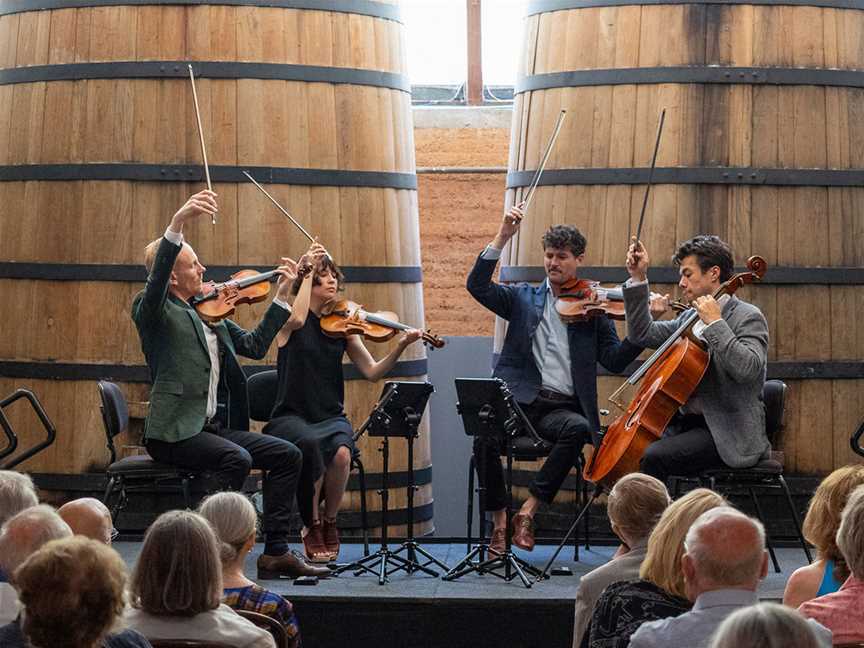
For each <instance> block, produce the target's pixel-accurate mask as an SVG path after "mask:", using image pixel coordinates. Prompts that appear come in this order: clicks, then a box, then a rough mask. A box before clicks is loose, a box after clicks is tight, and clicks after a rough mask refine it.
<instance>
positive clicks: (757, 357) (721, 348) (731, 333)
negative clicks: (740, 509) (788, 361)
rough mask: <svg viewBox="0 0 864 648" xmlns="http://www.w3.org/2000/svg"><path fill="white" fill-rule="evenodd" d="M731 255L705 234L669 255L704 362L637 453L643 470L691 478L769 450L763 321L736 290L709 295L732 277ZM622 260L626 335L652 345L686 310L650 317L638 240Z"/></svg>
mask: <svg viewBox="0 0 864 648" xmlns="http://www.w3.org/2000/svg"><path fill="white" fill-rule="evenodd" d="M732 259H733V257H732V250H731V249H730V248H729V245H727V244H726V243H725V242H724V241H722V240H721V239H720V238H719V237H717V236H708V235H700V236H696V237H694V238H692V239H690V240H689V241H686V242H684V243H682V244H681V245H680V246H679V248H678V250H677V251H676V252H675V255H674V256H673V257H672V261H673V263H674V264H675V266H676V267H677V268H678V272H679V276H680V279H679V281H678V286H679V288H680V289H681V293H682V296H683V301H685V302H687V303H690V304H692V307H693V308H695V309H696V312H697V313H698V315H699V321H698V322H696V324H695V325H694V327H693V333H694V334H695V335H696V336H697V337H698V338H699V339H701V340H702V341H703V342H704V344H705V346H706V347H707V349H708V351H709V354H710V361H709V364H708V369H707V371H706V373H705V375H704V377H703V378H702V380H701V382H700V383H699V385H698V386H697V387H696V390H695V391H694V392H693V395H692V396H691V397H690V399H689V400H688V402H687V403H686V404H685V405H684V406H682V407H681V409H680V410H679V412H678V414H677V415H676V417H675V418H673V420H672V422H671V423H670V424H669V425H668V426H667V428H666V430H665V432H664V433H663V436H662V438H661V439H659V440H658V441H656V442H655V443H653V444H651V445H649V446H648V448H647V450H646V452H645V454H644V455H643V457H642V461H641V464H640V466H641V468H640V469H641V471H642V472H644V473H646V474H649V475H653V476H654V477H656V478H658V479H660V480H661V481H662V480H665V479H666V478H667V477H668V476H669V475H673V474H674V475H693V474H698V473H700V472H702V471H704V470H707V469H709V468H720V467H724V466H729V467H732V468H747V467H750V466H753V465H755V464H756V463H757V462H758V461H759V460H760V458H763V457H767V456H768V454H769V452H770V445H769V443H768V437H767V436H766V434H765V408H764V406H763V403H762V387H763V385H764V383H765V374H766V367H767V364H768V323H767V322H766V320H765V316H764V315H763V314H762V312H761V311H760V310H759V309H758V308H757V307H756V306H754V305H753V304H749V303H747V302H745V301H743V300H741V299H739V298H738V297H736V296H735V295H724V296H722V297H720V298H719V299H714V297H713V295H714V293H715V292H716V291H717V289H718V288H719V287H720V284H722V283H723V282H725V281H726V280H727V279H729V278H730V277H731V276H732V272H733V261H732ZM626 263H627V271H628V272H629V274H630V279H629V280H628V281H627V283H626V284H625V287H624V290H623V293H624V306H625V311H626V314H627V336H628V337H629V338H631V339H632V340H634V341H635V342H637V343H638V344H643V345H645V346H646V347H651V348H656V347H658V346H660V345H661V344H663V342H664V341H665V340H666V339H667V338H669V336H670V335H672V333H673V332H674V331H675V330H676V329H677V328H678V324H679V323H680V321H681V318H683V317H685V316H686V315H685V314H684V313H682V314H681V315H679V316H678V317H677V318H676V319H674V320H670V321H664V322H655V321H652V319H651V317H650V315H649V309H648V296H649V290H648V268H649V259H648V251H647V250H646V249H645V246H644V245H643V244H642V242H641V241H638V242H637V241H635V240H634V242H633V243H632V244H631V245H630V248H629V251H628V254H627V261H626ZM685 313H690V311H685Z"/></svg>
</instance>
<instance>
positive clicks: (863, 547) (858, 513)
mask: <svg viewBox="0 0 864 648" xmlns="http://www.w3.org/2000/svg"><path fill="white" fill-rule="evenodd" d="M837 548H838V549H840V553H842V554H843V557H844V558H845V559H846V564H847V565H848V566H849V571H850V572H852V575H853V576H855V578H864V485H861V486H858V488H856V489H855V490H853V491H852V494H851V495H849V499H848V500H847V501H846V506H845V507H844V508H843V515H842V516H841V517H840V528H839V529H837Z"/></svg>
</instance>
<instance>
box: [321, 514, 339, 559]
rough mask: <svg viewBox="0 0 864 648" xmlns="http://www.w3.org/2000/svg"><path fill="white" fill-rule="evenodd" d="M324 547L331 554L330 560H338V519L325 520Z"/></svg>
mask: <svg viewBox="0 0 864 648" xmlns="http://www.w3.org/2000/svg"><path fill="white" fill-rule="evenodd" d="M322 535H323V536H324V547H325V548H326V549H327V553H329V554H330V560H336V557H337V556H338V555H339V529H338V528H337V527H336V518H333V519H332V520H328V519H327V518H324V524H323V532H322Z"/></svg>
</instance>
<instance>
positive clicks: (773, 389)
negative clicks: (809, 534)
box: [669, 380, 813, 574]
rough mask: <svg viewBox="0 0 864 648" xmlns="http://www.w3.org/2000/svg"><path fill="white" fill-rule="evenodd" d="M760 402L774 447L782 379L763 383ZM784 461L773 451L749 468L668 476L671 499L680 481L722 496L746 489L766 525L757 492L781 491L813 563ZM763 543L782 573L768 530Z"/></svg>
mask: <svg viewBox="0 0 864 648" xmlns="http://www.w3.org/2000/svg"><path fill="white" fill-rule="evenodd" d="M762 401H763V402H764V404H765V432H766V434H767V436H768V441H769V442H770V443H771V445H772V447H773V446H774V444H775V443H776V442H777V441H778V440H779V437H780V432H781V431H782V430H783V425H784V420H783V419H784V413H785V410H786V383H784V382H783V381H781V380H768V381H766V382H765V386H764V387H763V388H762ZM783 460H784V457H783V453H782V452H776V451H774V452H772V453H771V457H770V458H768V459H763V460H761V461H760V462H759V463H758V464H756V465H755V466H753V467H752V468H716V469H712V470H706V471H705V472H704V473H702V474H701V475H698V476H696V477H683V476H678V475H675V476H671V477H670V478H669V480H670V482H671V483H672V484H673V488H672V496H673V497H678V494H679V492H680V485H681V482H684V481H696V482H698V483H699V484H701V485H703V486H706V487H708V488H710V489H712V490H715V491H717V492H718V493H721V494H729V493H732V492H735V491H740V490H745V491H746V492H747V493H748V494H749V495H750V501H751V502H753V508H754V509H755V510H756V516H757V517H758V518H759V519H760V520H761V521H762V523H763V524H765V516H764V515H763V513H762V506H761V504H760V503H759V498H758V497H757V493H758V492H764V491H769V490H780V491H782V492H783V495H784V496H785V498H786V503H787V505H788V507H789V515H790V516H791V517H792V521H793V523H794V524H795V531H796V533H797V535H798V542H799V543H800V544H801V548H802V549H803V550H804V554H805V555H806V556H807V561H808V562H810V563H812V562H813V557H812V555H811V554H810V548H809V547H808V546H807V541H806V540H805V539H804V534H803V533H802V532H801V522H800V520H799V519H798V512H797V511H796V510H795V504H794V503H793V502H792V494H791V493H790V492H789V486H788V485H787V483H786V480H785V479H784V478H783ZM765 541H766V545H767V547H768V552H769V553H770V554H771V562H772V563H773V564H774V571H775V572H777V573H778V574H779V573H780V571H781V570H780V564H779V563H778V562H777V556H776V555H775V553H774V547H773V545H772V544H771V538H770V536H769V535H768V532H767V530H766V533H765Z"/></svg>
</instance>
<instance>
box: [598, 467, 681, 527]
mask: <svg viewBox="0 0 864 648" xmlns="http://www.w3.org/2000/svg"><path fill="white" fill-rule="evenodd" d="M669 502H670V499H669V491H667V490H666V485H665V484H664V483H663V482H661V481H660V480H659V479H656V478H654V477H651V476H650V475H643V474H642V473H631V474H629V475H625V476H624V477H622V478H621V479H619V480H618V481H617V482H616V483H615V486H613V487H612V491H611V492H610V493H609V499H608V501H607V503H606V510H607V511H608V514H609V520H610V521H612V522H614V523H615V525H616V526H617V527H619V528H620V529H621V530H622V531H623V532H624V533H626V534H627V535H628V536H629V537H631V538H632V539H633V540H642V539H644V538H647V537H648V534H650V533H651V529H653V528H654V525H656V524H657V521H658V520H659V519H660V516H661V515H663V511H665V510H666V507H667V506H669Z"/></svg>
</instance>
